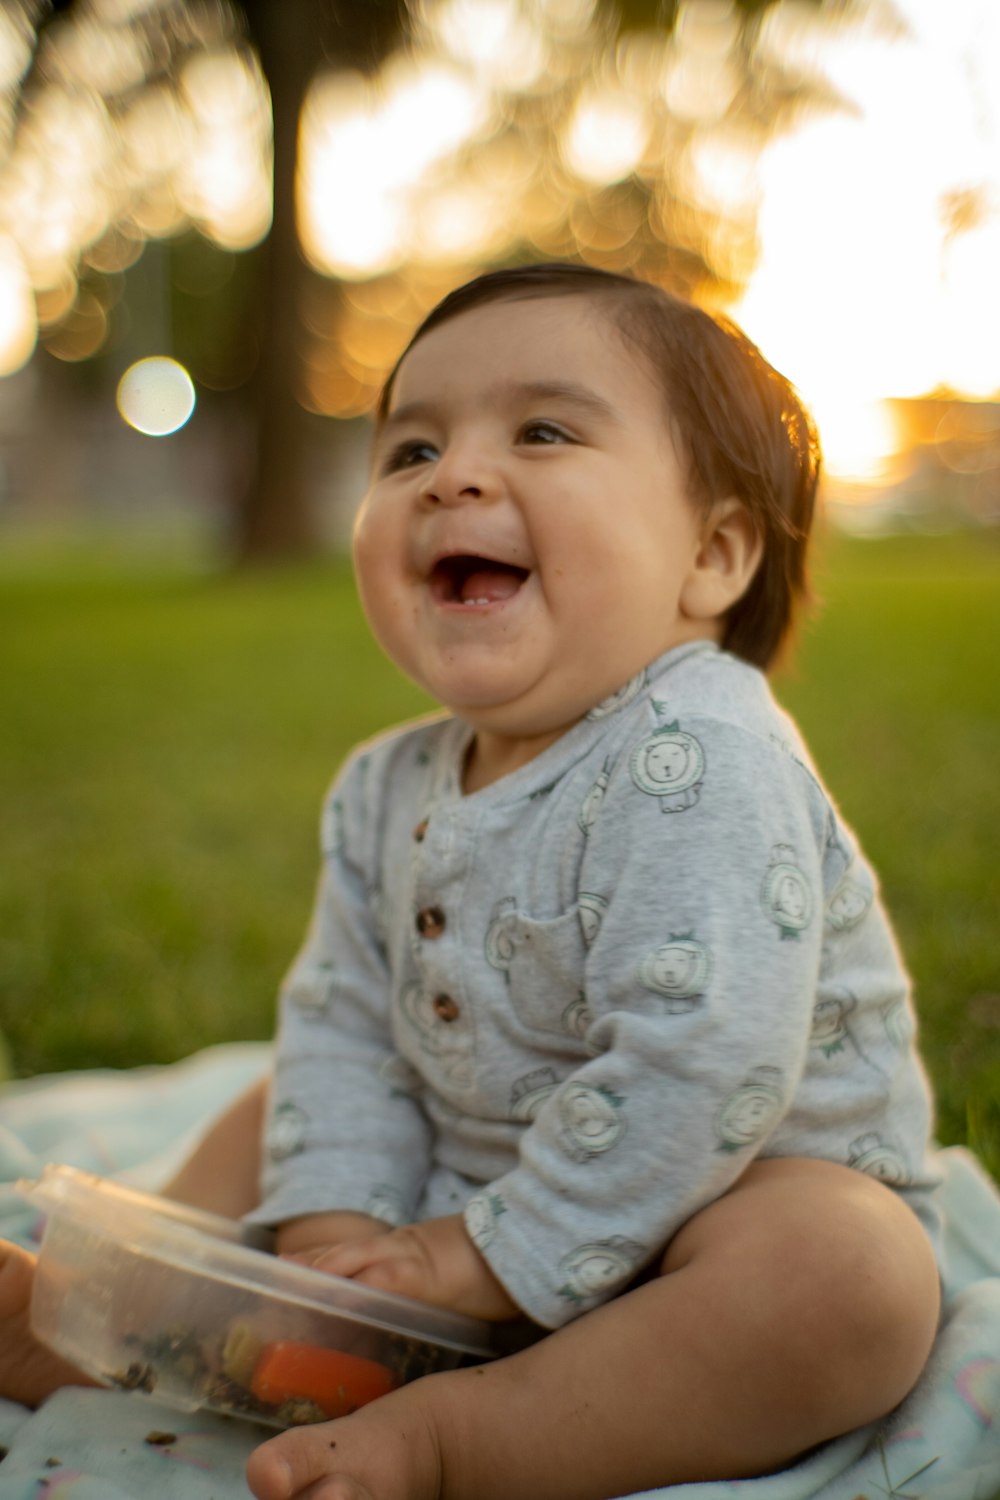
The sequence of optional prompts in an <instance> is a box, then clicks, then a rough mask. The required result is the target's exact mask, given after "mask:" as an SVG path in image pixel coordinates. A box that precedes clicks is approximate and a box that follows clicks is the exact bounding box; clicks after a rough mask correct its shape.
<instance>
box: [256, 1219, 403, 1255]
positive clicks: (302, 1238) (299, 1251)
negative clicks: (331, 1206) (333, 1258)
mask: <svg viewBox="0 0 1000 1500" xmlns="http://www.w3.org/2000/svg"><path fill="white" fill-rule="evenodd" d="M388 1233H389V1225H388V1224H383V1223H382V1221H381V1220H380V1219H373V1218H372V1216H371V1215H370V1214H356V1213H349V1212H347V1211H346V1210H341V1209H337V1210H336V1211H334V1212H330V1213H322V1214H304V1215H303V1216H302V1218H300V1219H289V1221H288V1223H287V1224H281V1225H279V1227H278V1234H277V1240H278V1254H279V1255H288V1256H294V1258H295V1259H296V1260H300V1261H302V1262H303V1263H304V1264H305V1265H309V1266H311V1265H313V1264H315V1261H316V1259H317V1258H319V1257H322V1256H323V1255H324V1254H325V1253H326V1252H327V1251H328V1250H334V1249H336V1248H337V1246H338V1245H343V1244H347V1243H349V1242H350V1241H352V1240H370V1239H371V1238H372V1237H373V1236H374V1235H377V1234H388Z"/></svg>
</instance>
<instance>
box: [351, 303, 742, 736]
mask: <svg viewBox="0 0 1000 1500" xmlns="http://www.w3.org/2000/svg"><path fill="white" fill-rule="evenodd" d="M700 539H701V526H700V518H699V515H698V512H697V511H696V509H695V507H694V506H693V505H692V504H691V502H690V501H689V500H688V498H687V495H686V493H685V485H684V478H683V471H682V467H681V463H680V460H679V458H678V455H677V453H676V452H675V450H674V447H673V444H672V442H671V440H670V436H669V433H668V430H667V426H666V422H665V413H664V399H663V396H662V394H661V392H660V390H659V389H658V388H657V386H656V384H655V383H654V380H653V377H652V375H651V373H650V372H649V371H648V370H647V367H646V365H645V363H644V362H643V360H642V359H641V357H640V356H639V355H638V353H633V352H632V351H631V349H630V348H629V347H628V345H627V344H626V343H625V342H624V340H623V339H622V338H621V336H620V335H619V334H618V332H617V330H616V329H615V328H614V326H613V325H612V324H611V323H610V321H609V319H608V315H607V314H606V313H605V312H603V311H601V310H600V309H599V308H598V307H596V306H595V305H594V303H593V302H592V301H590V300H589V299H587V298H586V297H582V296H581V297H577V296H572V297H554V298H545V299H534V300H525V301H506V302H497V303H491V304H488V305H486V306H483V307H479V308H475V309H473V310H471V311H469V312H466V313H463V314H461V315H460V316H459V317H457V318H455V319H453V320H452V321H450V322H447V323H444V324H442V325H441V326H440V327H439V328H436V329H434V330H433V331H432V332H430V333H428V334H426V335H425V336H424V337H423V338H422V339H421V340H420V341H419V342H418V343H417V344H416V346H415V347H414V348H413V349H412V350H411V352H410V353H409V354H408V355H407V356H406V358H405V360H404V361H403V364H402V366H401V368H400V370H399V372H398V375H397V378H396V382H395V386H394V389H393V393H392V401H391V404H390V408H389V413H388V418H387V420H386V422H385V425H384V427H383V428H382V431H381V432H380V434H379V437H378V441H377V443H376V451H375V458H374V466H373V474H372V481H371V486H370V488H369V491H368V494H367V495H366V497H365V500H364V502H363V504H362V507H361V510H360V513H359V516H358V522H357V526H356V530H355V538H354V558H355V566H356V571H357V577H358V585H359V589H360V593H361V598H362V602H363V604H364V608H365V611H366V613H367V615H368V619H369V622H370V624H371V626H372V629H373V630H374V632H375V635H376V636H377V637H378V639H379V641H380V643H381V644H382V646H383V648H384V649H385V650H386V651H387V652H388V654H389V655H390V656H391V657H392V658H393V660H394V661H395V662H396V663H397V664H398V665H399V666H400V667H401V668H402V669H403V671H404V672H406V673H407V675H408V676H410V677H412V678H413V679H414V680H415V681H416V682H418V683H420V684H421V686H423V687H424V688H426V689H427V691H428V692H429V693H431V694H432V695H433V696H434V697H435V698H436V699H437V700H438V701H439V702H441V703H443V704H445V705H446V706H447V707H448V708H450V709H451V710H452V711H453V712H455V713H457V714H459V715H460V716H461V717H462V718H464V719H466V720H468V721H469V722H470V723H472V724H473V725H474V726H475V727H476V728H477V729H478V730H479V731H481V732H482V733H486V734H493V735H497V736H501V737H503V738H504V739H505V740H506V741H514V740H517V741H523V742H525V744H527V743H528V742H531V743H533V744H534V745H535V750H534V751H533V752H532V753H537V750H538V749H541V748H543V742H544V741H548V740H551V739H554V738H555V737H557V735H558V734H560V733H562V732H563V731H564V730H565V729H567V728H569V727H570V726H571V725H572V724H574V723H575V722H576V721H577V720H578V719H580V718H581V717H582V716H583V715H584V714H585V713H586V712H587V711H588V709H590V708H592V707H593V706H594V705H595V704H596V703H599V702H600V701H601V700H602V699H603V698H606V697H607V696H608V695H609V694H610V693H612V692H614V691H615V690H616V689H617V688H619V687H620V686H621V684H622V683H623V682H625V681H627V680H628V679H629V678H630V677H632V676H633V675H634V674H635V673H636V672H638V671H639V669H640V668H641V667H643V666H645V665H646V663H647V662H649V661H651V660H652V659H653V658H654V657H656V656H657V655H659V654H660V653H661V652H663V651H665V650H667V649H668V648H669V647H671V646H674V645H677V644H680V643H681V642H683V641H686V640H691V639H697V638H699V637H703V636H707V635H710V634H712V633H713V627H714V622H709V623H708V625H706V622H705V621H704V620H702V619H699V618H693V617H692V615H691V614H690V613H689V610H688V607H687V590H688V585H689V580H690V579H691V577H692V573H693V571H694V570H695V568H696V566H697V565H698V564H697V560H698V558H699V547H700ZM524 758H525V759H527V758H529V756H528V755H527V754H526V755H525V756H524Z"/></svg>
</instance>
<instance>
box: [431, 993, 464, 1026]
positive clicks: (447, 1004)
mask: <svg viewBox="0 0 1000 1500" xmlns="http://www.w3.org/2000/svg"><path fill="white" fill-rule="evenodd" d="M433 1005H434V1014H435V1015H436V1016H437V1018H438V1020H439V1021H457V1020H458V1017H459V1014H460V1011H459V1005H458V1001H457V1000H453V999H452V997H451V995H435V996H434V1000H433Z"/></svg>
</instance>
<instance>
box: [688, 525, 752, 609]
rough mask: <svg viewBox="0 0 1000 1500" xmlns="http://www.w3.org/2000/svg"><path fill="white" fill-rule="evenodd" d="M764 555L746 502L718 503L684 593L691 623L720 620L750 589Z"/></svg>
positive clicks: (703, 528)
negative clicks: (693, 621)
mask: <svg viewBox="0 0 1000 1500" xmlns="http://www.w3.org/2000/svg"><path fill="white" fill-rule="evenodd" d="M763 551H764V539H763V537H762V536H761V534H760V532H759V531H758V529H757V527H756V526H755V525H754V521H753V517H752V516H751V515H750V512H749V511H748V510H747V507H746V506H745V505H744V504H743V501H742V500H737V499H735V498H734V497H731V498H729V499H727V500H716V501H715V502H714V504H713V505H712V506H711V508H710V510H709V511H708V512H707V514H706V516H705V519H704V524H703V526H702V532H701V542H700V544H699V547H698V550H697V552H696V554H695V558H694V562H693V563H692V566H691V571H690V573H689V574H688V577H687V579H686V580H685V583H684V586H683V588H682V590H681V599H680V603H681V608H682V610H683V611H684V613H685V614H686V615H687V616H688V617H689V619H693V620H718V619H721V618H722V616H723V615H724V614H725V613H726V611H727V610H729V609H731V608H732V606H733V605H734V604H735V603H736V601H737V600H738V599H742V597H743V595H744V594H745V593H746V591H747V589H748V588H749V587H750V584H751V582H752V580H753V576H754V574H755V573H756V571H757V568H758V566H759V564H760V560H761V556H762V555H763Z"/></svg>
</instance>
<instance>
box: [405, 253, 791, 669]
mask: <svg viewBox="0 0 1000 1500" xmlns="http://www.w3.org/2000/svg"><path fill="white" fill-rule="evenodd" d="M559 296H584V297H589V298H591V299H598V300H600V301H602V302H606V303H607V304H608V307H609V310H610V312H611V315H612V318H613V320H614V322H615V324H616V325H617V327H618V329H619V331H620V332H621V333H622V334H623V335H624V336H625V337H626V338H627V339H628V340H629V341H630V342H631V343H632V344H633V345H634V346H635V347H636V348H638V349H639V350H640V352H641V353H642V354H643V356H644V358H645V359H646V362H647V364H648V366H649V367H650V369H651V370H652V372H653V375H654V376H655V378H656V380H657V382H658V383H659V385H660V387H661V389H662V390H663V393H664V396H665V397H666V401H667V407H668V412H669V417H670V419H671V421H672V423H673V424H674V426H675V427H676V432H677V435H678V436H679V438H680V441H681V446H682V456H683V457H684V458H686V461H687V466H688V483H689V485H690V491H691V497H692V499H693V500H694V501H695V503H697V504H700V505H702V506H704V507H705V508H706V509H707V508H708V507H709V506H710V505H711V504H712V503H713V502H715V501H716V500H722V499H726V498H728V497H729V496H735V497H736V498H738V499H739V500H741V501H742V502H743V504H744V505H745V506H746V508H747V510H748V512H749V514H750V516H751V518H752V520H753V523H754V525H755V526H756V528H757V531H758V533H759V535H760V536H761V538H762V539H763V551H762V556H761V561H760V563H759V565H758V567H757V571H756V573H755V574H754V577H753V579H752V581H751V583H750V584H749V586H748V587H747V589H746V592H745V593H744V594H743V595H742V597H741V598H740V599H738V600H737V602H736V603H735V604H734V605H733V606H732V607H731V608H730V610H729V611H728V613H727V616H726V621H725V628H724V634H723V642H722V643H723V645H724V646H725V647H726V649H727V650H729V651H732V652H734V653H735V654H736V655H737V656H741V657H743V658H744V660H746V661H749V662H752V663H753V664H754V665H755V666H759V667H764V668H767V667H769V666H770V665H771V664H772V663H773V661H774V659H775V657H776V656H777V654H778V651H779V649H780V648H781V646H782V645H783V644H784V643H785V641H786V639H787V637H788V635H789V633H790V630H791V627H792V623H793V618H794V615H795V611H796V608H797V606H799V605H800V604H801V603H802V602H803V601H804V599H805V598H806V597H807V596H808V584H807V571H806V553H807V550H808V542H809V532H810V528H811V526H812V520H813V512H814V507H815V500H816V489H817V485H818V481H819V467H820V454H819V442H818V439H817V436H816V430H815V427H814V425H813V422H812V419H811V417H810V416H809V413H808V412H807V411H806V409H805V407H804V406H803V404H802V402H801V401H800V400H799V397H798V396H797V394H796V392H795V390H794V389H793V387H792V386H791V384H790V383H789V382H788V381H787V380H786V379H785V377H784V376H783V375H779V374H778V372H777V370H775V369H774V368H773V367H772V366H771V365H769V364H768V362H767V360H766V359H765V358H764V356H763V355H762V354H761V352H760V350H759V349H758V348H757V347H756V345H754V344H752V343H751V342H750V340H749V339H748V338H747V337H746V335H745V334H744V333H742V332H741V331H740V329H739V328H737V327H736V325H735V324H733V323H730V322H729V321H728V320H726V319H723V318H716V317H712V316H710V315H709V314H708V313H706V312H704V311H703V310H702V309H701V308H698V307H695V306H694V305H693V304H692V303H689V302H685V301H683V300H682V299H681V298H679V297H675V296H672V295H671V293H669V292H666V291H664V290H663V289H662V288H661V287H658V286H654V285H653V284H652V283H650V282H646V281H637V280H634V279H633V278H632V277H629V276H619V275H616V274H615V273H614V272H610V271H601V270H598V269H596V268H595V267H592V266H585V265H574V264H571V263H564V262H560V261H553V262H549V263H543V264H540V265H529V266H516V267H513V268H509V269H506V270H500V271H491V272H488V273H487V274H486V275H483V276H478V277H476V279H475V280H474V281H469V282H466V283H465V285H464V286H460V287H457V288H456V290H455V291H453V292H450V293H449V294H448V295H447V296H446V297H445V298H443V300H442V301H441V302H439V303H438V304H437V306H436V307H435V308H433V309H432V311H431V312H430V313H429V314H428V315H427V317H426V318H425V319H424V321H423V322H422V323H421V324H420V327H419V328H418V329H417V331H416V332H415V333H414V335H413V337H412V338H411V339H410V342H409V343H408V344H407V346H406V349H405V350H404V351H403V354H402V355H401V356H400V358H399V360H398V361H397V363H396V366H395V369H394V370H393V371H392V373H391V375H390V376H389V378H388V380H387V381H386V384H385V387H384V389H383V391H382V394H381V397H380V399H379V403H378V408H377V412H376V417H377V420H378V421H382V420H384V418H385V417H386V415H387V413H388V408H389V402H390V399H391V396H392V387H393V382H394V380H395V377H396V373H397V371H398V370H399V367H400V365H401V364H402V361H403V360H404V359H405V358H406V355H407V354H408V353H409V351H410V350H411V349H412V348H413V346H414V344H416V343H417V342H418V341H419V340H420V339H422V338H423V337H424V335H425V334H427V333H429V332H430V331H431V329H433V328H437V327H438V326H439V325H440V324H442V323H446V322H448V321H450V320H451V319H452V318H457V317H459V316H460V315H461V314H462V313H464V312H469V311H470V310H471V309H472V308H475V307H481V306H483V305H484V304H486V303H489V302H500V301H504V300H507V299H509V300H511V301H514V300H520V299H524V298H531V297H539V298H541V297H559Z"/></svg>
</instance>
